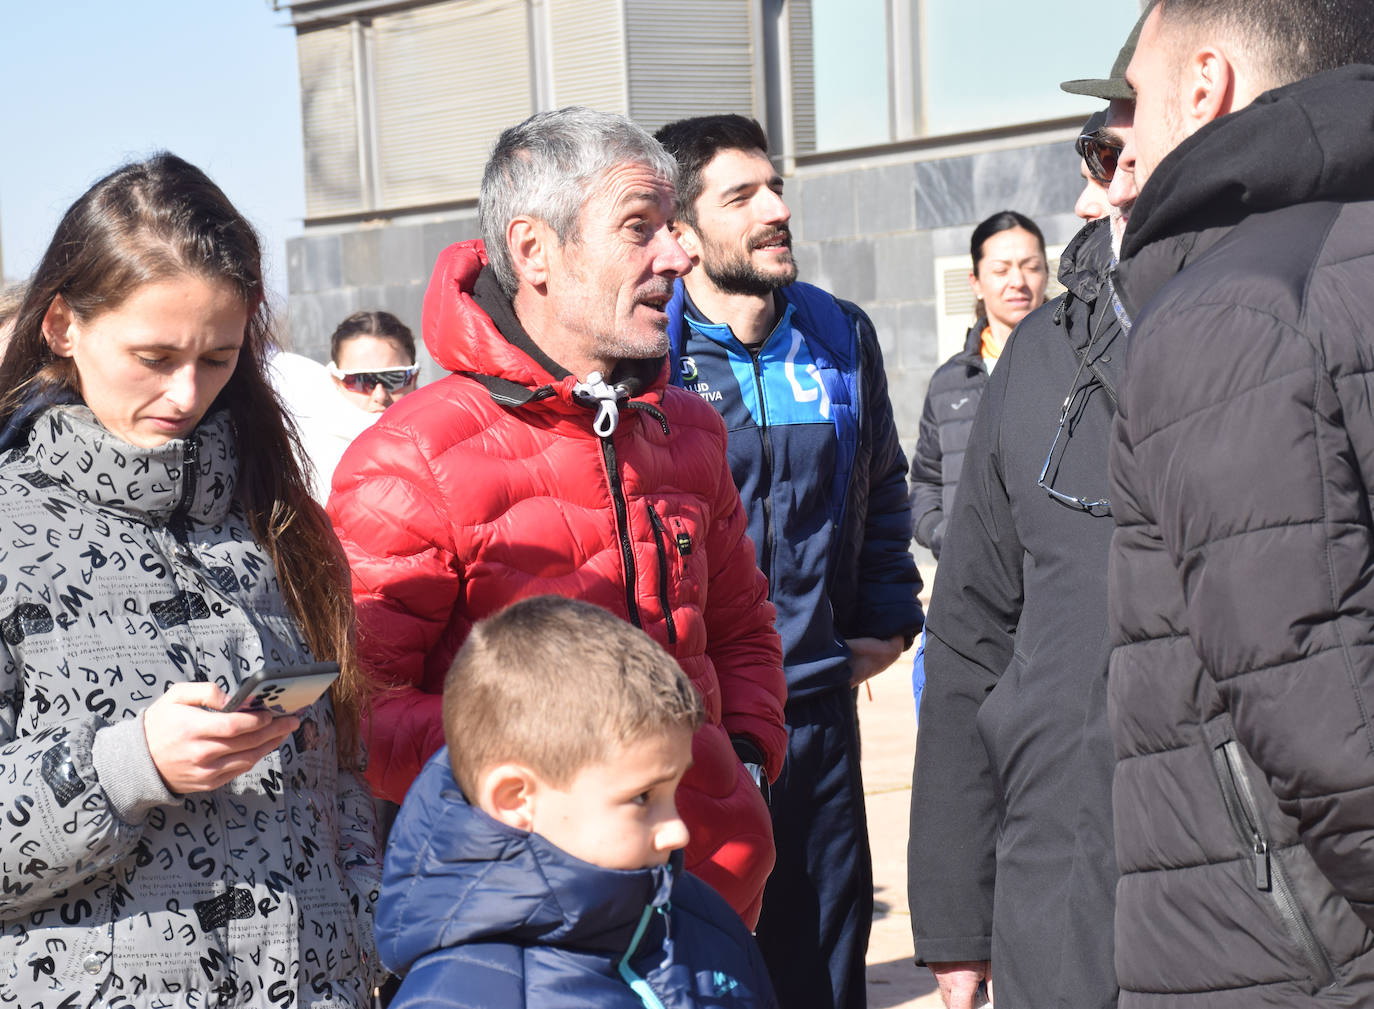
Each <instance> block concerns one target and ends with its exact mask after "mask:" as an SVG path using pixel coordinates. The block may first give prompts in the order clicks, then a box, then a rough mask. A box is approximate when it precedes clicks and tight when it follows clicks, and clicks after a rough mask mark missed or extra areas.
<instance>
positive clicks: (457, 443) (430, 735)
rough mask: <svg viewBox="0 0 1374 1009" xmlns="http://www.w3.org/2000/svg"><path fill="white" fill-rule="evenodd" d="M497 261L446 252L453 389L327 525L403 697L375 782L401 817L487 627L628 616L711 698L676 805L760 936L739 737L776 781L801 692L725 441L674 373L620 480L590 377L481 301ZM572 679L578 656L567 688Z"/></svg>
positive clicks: (348, 478) (755, 852) (386, 431)
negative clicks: (487, 273)
mask: <svg viewBox="0 0 1374 1009" xmlns="http://www.w3.org/2000/svg"><path fill="white" fill-rule="evenodd" d="M485 262H486V256H485V253H484V252H483V249H482V246H481V243H480V242H465V243H462V244H459V245H454V246H450V247H449V248H448V249H446V250H445V251H444V252H443V253H442V254H441V255H440V257H439V261H438V263H437V264H436V265H435V269H434V275H433V277H432V278H431V280H430V284H429V289H428V291H427V292H426V294H425V303H424V319H423V323H424V338H425V344H426V346H428V348H429V350H430V353H431V354H432V355H433V356H434V358H435V360H436V361H438V362H439V364H440V365H442V366H443V367H444V368H447V369H448V370H449V371H451V372H455V373H458V374H451V375H449V376H448V377H446V378H444V379H442V380H440V381H438V382H435V383H433V384H431V385H428V386H426V387H424V388H422V389H420V390H418V391H416V392H415V393H413V394H411V395H409V396H407V397H405V398H404V399H402V400H400V401H399V402H397V403H396V404H395V405H394V406H392V407H391V408H390V409H388V410H387V411H386V413H385V414H383V416H382V418H381V419H380V420H379V421H378V422H377V423H376V424H375V425H374V426H372V427H371V428H369V429H368V430H367V431H365V432H364V433H363V434H362V435H361V436H360V437H359V438H358V439H357V440H356V441H355V442H354V443H353V445H352V446H351V447H350V448H349V449H348V451H347V453H346V454H345V455H344V457H343V460H342V462H341V463H340V464H339V467H338V469H337V470H336V471H335V473H334V481H333V495H332V496H331V498H330V500H329V514H330V516H331V518H332V519H333V521H334V526H335V529H336V530H337V531H338V534H339V538H340V539H341V540H342V541H343V545H344V548H345V549H346V550H347V551H348V558H349V561H350V563H351V565H352V569H353V595H354V601H355V602H356V604H357V610H358V629H359V630H358V645H359V649H360V651H361V653H362V657H363V660H364V662H365V663H366V664H367V666H368V667H369V668H370V669H371V670H372V671H373V675H375V676H376V677H378V678H379V679H380V680H382V681H383V682H385V683H387V684H388V685H392V686H395V687H397V688H398V689H395V690H392V691H389V692H387V693H385V694H382V695H380V697H379V700H378V701H377V702H376V704H375V705H374V707H373V710H372V712H371V718H370V726H369V746H370V754H371V756H370V767H369V769H368V779H369V781H370V782H371V784H372V787H373V790H374V791H375V792H376V794H377V795H379V796H381V797H383V798H387V799H391V800H393V801H396V802H399V801H401V798H402V797H403V796H404V794H405V791H406V789H407V788H408V787H409V786H410V783H411V781H412V780H413V779H414V778H415V776H416V775H417V774H418V773H419V770H420V767H421V766H422V765H423V763H424V761H425V760H426V759H427V758H428V757H429V756H430V755H431V754H432V753H434V751H435V750H437V749H438V748H439V747H440V746H441V745H443V741H444V740H443V727H442V725H441V724H440V693H441V691H442V689H443V681H444V674H445V672H446V671H447V670H448V666H449V663H450V662H451V661H452V659H453V656H454V654H455V653H456V652H457V650H458V648H459V646H460V645H461V644H462V642H463V639H464V638H465V637H466V636H467V634H468V631H469V630H470V628H471V627H472V624H473V622H474V621H476V620H479V619H481V618H482V617H485V616H487V615H489V614H491V613H494V612H496V611H497V610H500V609H501V608H502V607H504V606H507V605H508V604H510V603H512V602H515V601H516V600H518V599H523V598H525V597H528V596H533V595H540V594H544V593H557V594H561V595H566V596H572V597H577V598H580V599H585V600H588V601H590V602H593V603H596V604H598V605H600V606H603V607H605V608H606V609H608V610H610V611H611V612H613V613H616V614H618V615H620V616H622V617H625V618H626V619H629V618H630V608H631V606H632V605H633V607H634V609H635V610H636V611H637V614H638V619H639V623H640V625H641V626H643V628H644V629H645V630H646V631H647V632H648V633H649V634H650V635H651V636H652V637H653V638H654V639H655V640H656V641H658V642H659V643H660V644H662V645H663V646H664V647H665V648H666V649H667V650H668V651H669V652H671V653H672V654H673V655H674V656H675V657H676V658H677V660H678V662H679V663H680V664H681V666H682V668H683V669H684V670H685V671H686V672H687V674H688V675H689V676H690V677H691V679H692V682H693V683H695V684H696V686H697V689H698V690H700V692H701V695H702V697H703V698H704V699H705V703H706V711H707V719H708V720H707V724H706V725H704V726H703V727H702V729H701V730H700V731H699V732H698V733H697V737H696V739H695V740H694V745H693V754H692V755H693V760H694V763H693V766H692V768H691V769H690V770H689V771H688V772H687V776H686V777H685V778H684V779H683V782H682V786H681V788H680V790H679V792H678V806H679V809H680V810H681V812H682V816H683V819H684V820H685V821H686V823H687V825H688V827H689V829H690V831H691V842H690V844H689V845H688V847H687V852H686V855H687V868H689V869H690V870H691V871H693V872H694V873H696V874H697V875H699V876H700V877H702V878H703V879H705V880H706V881H707V882H709V883H711V884H712V885H713V886H715V887H716V889H717V890H719V891H720V892H721V894H722V895H724V896H725V898H726V899H727V900H728V901H729V902H730V903H731V905H732V906H733V907H734V908H735V910H736V911H738V912H739V913H740V915H741V917H743V918H744V919H745V920H746V921H747V922H748V923H749V924H750V925H751V927H752V925H753V923H754V922H755V920H756V919H757V916H758V906H759V900H760V898H761V895H762V892H763V884H764V880H765V879H766V878H767V875H768V872H769V871H770V869H771V868H772V865H773V838H772V828H771V825H770V821H769V816H768V810H767V808H766V807H765V806H764V803H763V801H762V799H761V797H760V795H759V792H758V789H757V788H756V787H755V786H754V784H753V782H752V781H751V780H750V778H749V776H748V774H747V772H746V771H745V770H744V767H743V766H742V765H741V764H740V762H739V761H738V760H737V759H736V757H735V754H734V750H733V748H732V746H731V743H730V738H729V737H730V736H732V735H745V736H748V737H750V738H751V739H753V740H754V741H755V742H756V743H757V744H758V746H759V747H760V749H762V751H763V752H764V753H765V754H766V756H767V769H768V773H769V776H770V777H776V775H777V773H778V772H779V771H780V770H781V767H782V760H783V754H784V752H785V749H786V742H787V737H786V730H785V728H784V726H783V716H782V705H783V699H784V697H785V694H786V686H785V684H784V680H783V673H782V653H781V646H780V644H779V641H778V636H777V633H776V632H775V631H774V630H773V606H772V604H771V603H769V602H768V599H767V583H766V581H765V579H764V577H763V575H762V574H761V573H760V572H759V570H758V567H757V565H756V563H755V560H754V547H753V545H752V543H751V542H750V541H749V538H748V536H747V535H746V533H745V513H744V510H743V508H742V506H741V505H740V499H739V494H738V492H737V491H736V489H735V484H734V481H733V479H732V478H731V476H730V470H729V467H728V465H727V462H726V456H725V429H724V427H723V425H722V422H721V420H720V417H719V416H718V415H717V414H716V412H715V411H714V410H713V409H711V407H710V406H708V405H707V404H706V403H704V402H702V401H701V400H700V399H699V398H698V397H697V396H695V395H693V394H691V393H688V392H685V391H683V390H681V389H676V388H667V387H665V377H664V376H665V373H666V369H665V370H664V371H661V372H660V374H659V376H658V379H657V381H656V382H655V383H654V384H653V385H652V387H651V388H650V389H649V390H648V391H647V392H645V393H644V394H642V395H640V396H638V397H636V398H635V399H636V401H637V402H639V403H641V404H644V405H647V406H653V407H657V408H659V410H661V416H663V417H664V418H665V420H664V422H663V423H660V421H659V419H657V418H656V417H655V416H654V415H653V414H652V413H651V412H649V411H647V410H641V409H629V408H625V407H622V409H621V410H620V421H619V425H618V426H617V427H616V429H615V432H614V434H613V435H612V444H613V447H614V457H615V469H616V472H615V474H614V476H612V475H611V474H610V473H609V471H608V469H607V461H606V456H605V454H603V451H602V445H601V440H600V439H599V438H598V437H597V436H596V435H595V433H594V432H593V431H592V421H593V419H594V416H595V414H594V412H593V410H592V409H591V408H589V407H587V406H584V405H582V404H579V403H577V402H574V401H573V399H572V387H573V385H574V384H575V382H576V379H574V378H566V379H564V380H562V381H558V380H555V379H554V378H553V377H552V376H551V375H550V374H549V373H548V372H547V371H546V370H545V369H544V368H543V367H541V366H540V365H539V364H538V363H537V362H536V361H535V360H534V359H533V358H532V357H531V356H530V355H529V354H527V353H525V352H524V351H523V350H521V349H520V348H519V347H517V346H515V345H514V344H512V343H510V342H509V341H507V340H506V338H505V337H503V336H502V335H501V333H500V332H499V331H498V330H497V328H496V326H495V324H494V323H493V322H492V321H491V319H490V318H489V317H488V316H487V315H486V313H484V312H483V311H482V310H481V309H480V308H479V307H478V306H477V304H476V302H475V301H474V300H473V298H472V291H473V287H474V284H475V283H476V280H477V275H478V273H479V272H480V270H481V268H482V266H483V265H484V264H485ZM464 373H466V374H464ZM473 375H480V376H492V377H495V378H497V379H500V380H504V381H505V383H510V384H502V383H501V382H496V383H493V382H491V381H490V380H488V381H487V382H486V383H485V384H484V383H483V382H479V381H478V380H477V379H475V378H473V377H471V376H473ZM489 387H491V388H489ZM493 389H494V391H495V392H496V393H498V394H499V395H501V398H502V400H503V401H504V405H503V403H502V402H498V401H497V399H496V398H494V396H493ZM535 390H548V392H542V391H541V392H540V393H539V394H537V395H534V396H531V395H530V394H531V393H534V391H535ZM521 401H523V402H521ZM665 424H666V427H667V430H666V431H665V430H664V426H665ZM617 483H618V485H619V488H620V489H621V492H622V494H623V500H624V503H625V506H626V520H625V526H624V527H623V528H622V526H621V525H620V523H619V522H618V521H617V515H616V511H617V509H616V507H615V500H614V498H613V493H614V491H613V487H614V486H615V485H616V484H617ZM622 533H624V536H623V537H622ZM627 543H628V547H629V552H630V554H631V555H632V558H633V563H632V567H633V588H632V591H628V592H627V590H626V570H627V561H626V554H625V547H626V544H627ZM665 604H666V605H665ZM576 668H577V656H575V655H570V656H569V657H568V670H569V675H576Z"/></svg>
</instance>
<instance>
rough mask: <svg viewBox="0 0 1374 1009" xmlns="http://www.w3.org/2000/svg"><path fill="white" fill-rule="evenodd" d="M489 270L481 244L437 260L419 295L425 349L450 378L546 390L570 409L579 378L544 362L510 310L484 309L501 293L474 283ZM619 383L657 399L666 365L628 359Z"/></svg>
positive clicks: (615, 379) (617, 375) (633, 394)
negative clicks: (475, 378) (476, 378)
mask: <svg viewBox="0 0 1374 1009" xmlns="http://www.w3.org/2000/svg"><path fill="white" fill-rule="evenodd" d="M486 266H487V253H486V247H485V246H484V245H483V244H482V242H481V241H480V240H473V241H468V242H459V243H457V244H455V245H450V246H449V247H448V248H447V249H445V250H444V251H443V252H441V253H440V254H439V258H438V260H437V261H436V262H435V264H434V272H433V273H432V274H431V275H430V279H429V287H428V288H426V289H425V300H424V309H423V312H422V315H421V332H422V333H423V335H424V340H425V347H426V348H428V350H429V353H430V355H431V356H432V357H433V358H434V360H435V361H436V362H438V363H439V365H440V366H442V367H443V368H446V369H447V370H449V371H455V372H462V373H466V374H470V375H484V376H488V377H491V378H496V379H501V380H502V381H503V382H505V383H513V384H515V385H517V386H522V387H524V388H525V389H528V390H538V389H543V388H547V389H549V390H550V393H551V394H554V395H557V396H559V397H560V398H561V399H564V400H566V401H569V402H571V401H572V399H573V387H574V386H575V385H577V383H578V381H579V380H580V379H583V378H585V377H586V376H583V375H570V374H568V372H567V371H566V370H565V369H564V368H563V367H562V366H561V365H560V364H558V363H557V362H555V361H552V360H551V359H550V358H548V357H547V355H545V354H544V353H543V352H542V351H541V350H540V349H539V348H538V347H537V346H536V345H535V344H534V342H533V341H532V340H531V339H530V338H529V336H528V335H527V334H525V332H524V330H523V329H522V328H521V327H520V324H519V320H518V319H517V318H516V316H515V312H514V311H512V310H510V309H509V303H508V302H507V303H506V304H505V305H502V306H501V308H504V309H506V310H505V311H500V310H498V309H494V310H493V312H488V311H486V310H485V309H484V308H483V305H484V304H486V305H491V304H492V303H493V299H494V298H495V299H500V298H501V295H500V294H499V293H497V292H499V289H498V288H496V286H495V285H494V284H491V283H490V276H489V275H488V277H487V278H486V280H487V282H486V283H484V284H481V285H480V286H479V278H482V276H483V270H484V269H485V268H486ZM608 381H611V382H612V383H613V384H623V385H625V386H626V388H627V389H628V391H629V397H630V398H632V399H634V398H642V397H645V396H649V397H650V398H652V399H653V400H654V401H655V402H657V401H659V400H661V399H662V396H663V389H664V386H665V385H666V384H667V368H666V359H665V358H655V359H652V360H644V361H636V360H626V361H622V362H621V363H620V364H619V365H617V367H616V369H615V372H614V374H613V375H612V376H610V377H609V378H608Z"/></svg>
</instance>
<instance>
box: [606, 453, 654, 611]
mask: <svg viewBox="0 0 1374 1009" xmlns="http://www.w3.org/2000/svg"><path fill="white" fill-rule="evenodd" d="M611 439H612V436H611V435H607V436H606V437H604V438H602V439H601V454H602V457H603V458H604V459H605V460H606V479H607V482H608V483H609V484H610V487H611V501H612V502H613V503H614V504H615V525H616V533H617V535H618V536H619V537H620V555H621V557H623V558H624V560H625V609H626V612H627V613H628V615H629V617H630V623H632V624H634V625H635V626H636V627H639V628H641V629H642V628H643V627H644V624H643V623H642V622H641V621H640V619H639V603H638V602H637V601H636V600H635V551H634V544H632V543H631V542H630V510H629V508H627V507H626V505H625V489H624V488H623V487H622V486H621V484H620V471H619V469H618V468H617V467H616V461H615V443H614V442H613V441H612V440H611Z"/></svg>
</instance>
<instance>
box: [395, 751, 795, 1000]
mask: <svg viewBox="0 0 1374 1009" xmlns="http://www.w3.org/2000/svg"><path fill="white" fill-rule="evenodd" d="M376 922H377V924H376V931H377V950H378V952H380V953H381V957H382V962H383V963H384V964H385V965H386V966H387V968H388V969H390V970H392V971H395V972H396V973H398V974H400V975H402V976H403V977H404V978H405V980H404V981H403V982H402V984H401V989H400V991H399V992H398V993H397V994H396V998H395V999H394V1000H393V1001H392V1003H391V1006H392V1009H420V1007H424V1009H436V1007H437V1009H708V1007H709V1009H778V1004H777V1001H776V999H775V998H774V995H773V988H772V985H771V984H770V982H769V980H768V973H767V970H766V968H765V967H764V965H763V957H762V955H761V954H760V953H759V951H758V946H757V945H755V943H754V937H753V936H751V935H750V934H749V930H748V929H746V928H745V927H744V923H743V922H742V921H740V919H739V916H738V915H736V914H735V912H734V911H732V910H731V909H730V905H728V904H726V903H725V900H724V899H723V898H722V897H721V896H720V895H719V894H717V893H716V892H715V891H714V890H712V889H711V887H709V886H708V885H707V884H705V883H703V882H702V881H701V880H699V879H697V878H696V877H695V876H692V875H689V874H688V873H685V872H683V871H682V856H681V853H677V854H675V855H674V857H673V860H672V862H671V863H670V864H669V865H664V866H657V867H654V868H651V869H638V870H634V871H621V870H617V869H602V868H599V867H597V866H595V865H591V864H589V863H587V862H583V861H581V860H580V859H577V858H574V857H573V856H572V855H569V854H568V853H567V852H565V851H563V850H562V849H561V848H558V847H557V846H555V845H553V844H550V843H549V842H548V841H546V840H544V838H542V837H540V836H539V835H538V834H531V833H527V832H525V831H523V830H517V829H515V828H514V827H508V826H506V825H505V824H504V823H501V822H499V821H497V820H495V819H493V818H492V817H490V816H487V815H486V814H485V813H483V812H482V811H481V810H480V809H477V808H476V807H474V806H471V805H469V804H468V801H467V799H466V798H464V796H463V793H462V790H461V789H460V788H459V787H458V783H457V782H456V781H455V780H454V778H453V772H452V771H451V770H450V768H449V758H448V748H447V747H444V748H443V749H441V750H440V751H439V752H438V753H436V754H435V755H434V756H433V757H431V758H430V759H429V762H428V763H427V764H425V766H424V768H423V769H422V770H421V771H420V775H419V777H417V778H416V779H415V784H414V785H413V786H411V789H410V791H409V792H408V793H407V794H406V800H405V803H404V804H403V805H402V806H401V811H400V813H399V814H398V815H397V817H396V823H395V825H394V826H393V827H392V830H391V840H390V844H389V845H388V847H387V853H386V864H385V870H384V875H383V879H382V892H381V897H380V899H379V901H378V904H377V919H376Z"/></svg>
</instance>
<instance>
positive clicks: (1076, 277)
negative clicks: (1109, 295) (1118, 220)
mask: <svg viewBox="0 0 1374 1009" xmlns="http://www.w3.org/2000/svg"><path fill="white" fill-rule="evenodd" d="M1111 266H1112V222H1111V219H1110V218H1107V217H1103V218H1099V219H1098V220H1096V221H1089V222H1088V223H1087V224H1085V225H1083V227H1081V228H1079V229H1078V233H1077V234H1076V235H1074V236H1073V238H1071V239H1069V244H1068V245H1066V246H1065V247H1064V252H1063V254H1062V255H1060V257H1059V283H1061V284H1063V285H1064V287H1065V288H1066V289H1067V290H1069V291H1072V292H1073V296H1074V297H1075V298H1077V299H1078V300H1079V301H1095V300H1096V299H1097V292H1098V290H1099V289H1100V288H1101V287H1102V283H1103V281H1104V280H1105V279H1106V276H1107V271H1108V270H1109V269H1111Z"/></svg>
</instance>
